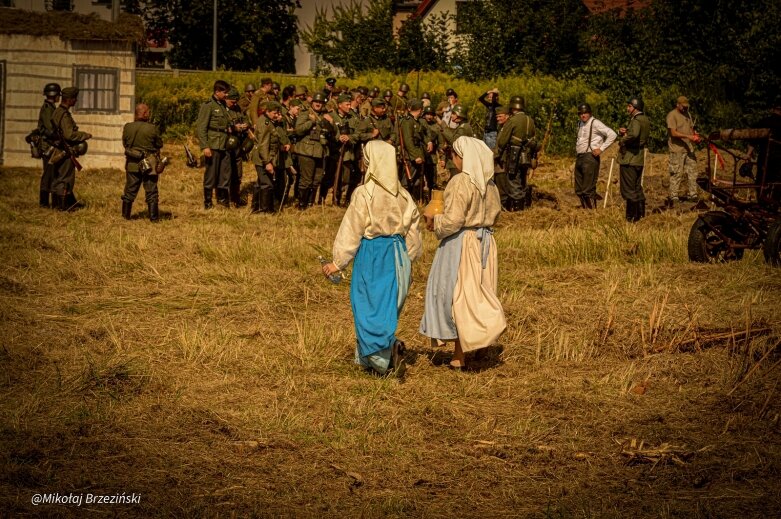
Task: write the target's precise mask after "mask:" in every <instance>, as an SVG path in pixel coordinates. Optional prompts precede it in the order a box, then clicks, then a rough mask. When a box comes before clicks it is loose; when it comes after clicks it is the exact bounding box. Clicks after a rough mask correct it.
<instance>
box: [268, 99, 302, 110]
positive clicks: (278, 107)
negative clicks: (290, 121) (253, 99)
mask: <svg viewBox="0 0 781 519" xmlns="http://www.w3.org/2000/svg"><path fill="white" fill-rule="evenodd" d="M299 103H300V101H299ZM280 110H282V105H281V104H279V103H277V102H276V101H267V102H266V111H267V112H279V111H280Z"/></svg>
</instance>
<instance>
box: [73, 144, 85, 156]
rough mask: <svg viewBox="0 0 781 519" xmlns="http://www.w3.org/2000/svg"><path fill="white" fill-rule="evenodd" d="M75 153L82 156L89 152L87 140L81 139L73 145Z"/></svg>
mask: <svg viewBox="0 0 781 519" xmlns="http://www.w3.org/2000/svg"><path fill="white" fill-rule="evenodd" d="M73 153H75V154H76V155H77V156H79V157H80V156H82V155H84V154H86V153H87V141H79V142H78V143H76V144H74V145H73Z"/></svg>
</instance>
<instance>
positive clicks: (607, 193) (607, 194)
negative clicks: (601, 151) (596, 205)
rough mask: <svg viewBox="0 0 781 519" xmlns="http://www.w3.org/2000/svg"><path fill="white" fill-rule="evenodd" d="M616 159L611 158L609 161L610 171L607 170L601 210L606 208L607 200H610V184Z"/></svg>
mask: <svg viewBox="0 0 781 519" xmlns="http://www.w3.org/2000/svg"><path fill="white" fill-rule="evenodd" d="M615 161H616V159H615V158H612V159H610V170H608V173H607V186H605V201H604V203H603V204H602V209H604V208H606V207H607V199H608V198H610V183H611V182H612V181H613V164H614V163H615Z"/></svg>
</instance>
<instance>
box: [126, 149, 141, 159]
mask: <svg viewBox="0 0 781 519" xmlns="http://www.w3.org/2000/svg"><path fill="white" fill-rule="evenodd" d="M144 155H146V154H145V153H144V152H143V151H141V150H139V149H136V148H125V157H127V158H128V159H130V160H133V161H139V160H141V159H143V158H144Z"/></svg>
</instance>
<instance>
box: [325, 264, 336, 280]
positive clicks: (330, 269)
mask: <svg viewBox="0 0 781 519" xmlns="http://www.w3.org/2000/svg"><path fill="white" fill-rule="evenodd" d="M337 272H339V267H337V266H336V265H335V264H334V263H333V262H331V263H326V264H325V265H323V274H324V275H325V277H328V276H330V275H333V274H336V273H337Z"/></svg>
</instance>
